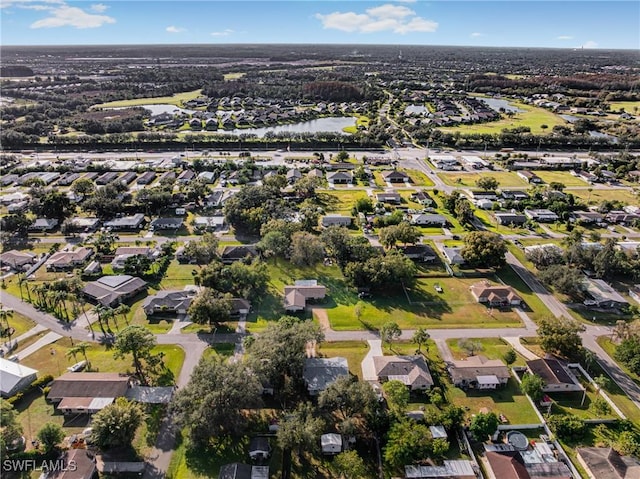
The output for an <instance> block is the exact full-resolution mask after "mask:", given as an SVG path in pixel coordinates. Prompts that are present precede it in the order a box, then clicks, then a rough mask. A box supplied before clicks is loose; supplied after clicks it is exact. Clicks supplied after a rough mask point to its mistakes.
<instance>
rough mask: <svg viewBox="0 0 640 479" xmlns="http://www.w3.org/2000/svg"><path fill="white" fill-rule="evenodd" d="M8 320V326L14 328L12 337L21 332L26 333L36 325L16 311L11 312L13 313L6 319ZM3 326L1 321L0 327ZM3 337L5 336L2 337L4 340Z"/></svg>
mask: <svg viewBox="0 0 640 479" xmlns="http://www.w3.org/2000/svg"><path fill="white" fill-rule="evenodd" d="M8 321H9V326H10V327H12V328H13V329H14V330H15V331H14V333H13V337H14V338H17V337H18V336H20V335H21V334H23V333H26V332H27V331H29V330H30V329H31V328H33V327H34V326H35V325H36V323H35V322H34V321H33V320H31V319H29V318H27V317H26V316H24V315H22V314H20V313H18V312H17V311H14V312H13V315H12V316H11V317H10V318H9V319H8ZM4 326H5V325H4V322H3V324H2V325H1V327H2V328H4ZM4 339H5V338H3V339H2V340H3V341H4Z"/></svg>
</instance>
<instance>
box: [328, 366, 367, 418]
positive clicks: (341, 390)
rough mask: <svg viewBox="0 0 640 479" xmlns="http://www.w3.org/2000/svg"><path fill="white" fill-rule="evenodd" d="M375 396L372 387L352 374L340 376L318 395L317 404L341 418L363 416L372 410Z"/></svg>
mask: <svg viewBox="0 0 640 479" xmlns="http://www.w3.org/2000/svg"><path fill="white" fill-rule="evenodd" d="M377 401H378V400H377V398H376V395H375V393H374V391H373V388H372V387H371V386H370V385H369V384H368V383H366V382H364V381H359V380H358V378H357V377H354V376H341V377H339V378H338V379H337V380H336V381H335V382H333V383H331V384H330V385H329V386H328V387H327V388H326V389H325V390H324V391H322V392H321V393H320V396H319V397H318V406H319V407H320V408H321V409H323V410H325V411H327V412H329V413H335V412H338V413H340V416H341V417H342V419H343V420H347V419H351V418H354V417H359V418H365V417H366V416H368V415H369V414H371V412H372V411H373V410H374V408H375V406H376V404H377Z"/></svg>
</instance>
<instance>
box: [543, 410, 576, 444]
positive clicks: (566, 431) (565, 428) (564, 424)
mask: <svg viewBox="0 0 640 479" xmlns="http://www.w3.org/2000/svg"><path fill="white" fill-rule="evenodd" d="M547 424H548V426H549V429H551V431H552V432H553V433H554V434H555V435H556V436H558V438H559V439H562V440H566V439H579V438H581V437H582V436H583V435H584V432H585V430H586V424H585V422H584V421H583V420H582V419H580V418H579V417H577V416H574V415H573V414H552V415H550V416H548V417H547Z"/></svg>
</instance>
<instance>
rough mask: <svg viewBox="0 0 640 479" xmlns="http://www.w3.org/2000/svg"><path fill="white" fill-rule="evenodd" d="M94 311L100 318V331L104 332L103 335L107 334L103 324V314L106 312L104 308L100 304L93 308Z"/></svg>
mask: <svg viewBox="0 0 640 479" xmlns="http://www.w3.org/2000/svg"><path fill="white" fill-rule="evenodd" d="M92 311H93V313H95V315H96V316H97V317H98V324H99V325H100V330H101V331H102V334H106V331H105V330H104V325H103V324H102V314H103V312H104V306H102V305H101V304H98V305H97V306H95V307H94V308H93V310H92Z"/></svg>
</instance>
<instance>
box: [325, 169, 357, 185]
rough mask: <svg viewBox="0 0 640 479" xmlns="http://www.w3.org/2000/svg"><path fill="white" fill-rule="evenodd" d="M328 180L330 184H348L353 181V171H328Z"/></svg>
mask: <svg viewBox="0 0 640 479" xmlns="http://www.w3.org/2000/svg"><path fill="white" fill-rule="evenodd" d="M327 182H328V183H329V184H330V185H346V184H351V183H353V173H351V172H350V171H335V172H333V173H327Z"/></svg>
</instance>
